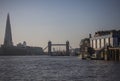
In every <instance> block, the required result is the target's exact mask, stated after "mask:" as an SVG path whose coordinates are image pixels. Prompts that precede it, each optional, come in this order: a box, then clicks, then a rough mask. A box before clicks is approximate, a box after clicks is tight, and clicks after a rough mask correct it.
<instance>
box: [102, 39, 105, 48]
mask: <svg viewBox="0 0 120 81" xmlns="http://www.w3.org/2000/svg"><path fill="white" fill-rule="evenodd" d="M104 42H105V41H104V39H101V48H102V47H104Z"/></svg>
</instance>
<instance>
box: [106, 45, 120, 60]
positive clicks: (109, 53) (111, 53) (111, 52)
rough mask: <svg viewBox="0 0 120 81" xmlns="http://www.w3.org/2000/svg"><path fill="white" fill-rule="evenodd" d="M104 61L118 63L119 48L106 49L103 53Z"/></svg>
mask: <svg viewBox="0 0 120 81" xmlns="http://www.w3.org/2000/svg"><path fill="white" fill-rule="evenodd" d="M104 60H113V61H120V48H112V47H109V48H107V49H106V50H105V53H104Z"/></svg>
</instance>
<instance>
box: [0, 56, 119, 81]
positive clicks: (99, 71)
mask: <svg viewBox="0 0 120 81" xmlns="http://www.w3.org/2000/svg"><path fill="white" fill-rule="evenodd" d="M0 81H120V62H112V61H100V60H97V61H96V60H81V59H80V58H78V57H73V56H0Z"/></svg>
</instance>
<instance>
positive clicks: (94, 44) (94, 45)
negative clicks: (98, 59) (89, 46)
mask: <svg viewBox="0 0 120 81" xmlns="http://www.w3.org/2000/svg"><path fill="white" fill-rule="evenodd" d="M93 48H96V40H93Z"/></svg>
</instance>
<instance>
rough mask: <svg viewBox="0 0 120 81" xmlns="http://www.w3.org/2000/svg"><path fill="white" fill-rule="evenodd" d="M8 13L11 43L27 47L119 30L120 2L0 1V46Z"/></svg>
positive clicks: (73, 42)
mask: <svg viewBox="0 0 120 81" xmlns="http://www.w3.org/2000/svg"><path fill="white" fill-rule="evenodd" d="M8 12H9V13H10V20H11V27H12V34H13V42H14V45H16V44H17V43H19V42H23V41H26V42H27V44H28V45H30V46H41V47H43V48H44V47H45V46H47V42H48V41H49V40H51V41H52V42H53V43H65V42H66V41H67V40H69V41H70V45H71V46H72V47H73V48H74V47H79V43H80V40H81V39H83V38H85V37H88V34H89V33H92V34H93V33H94V32H96V31H98V30H109V29H120V0H0V44H3V40H4V33H5V26H6V17H7V13H8Z"/></svg>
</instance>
